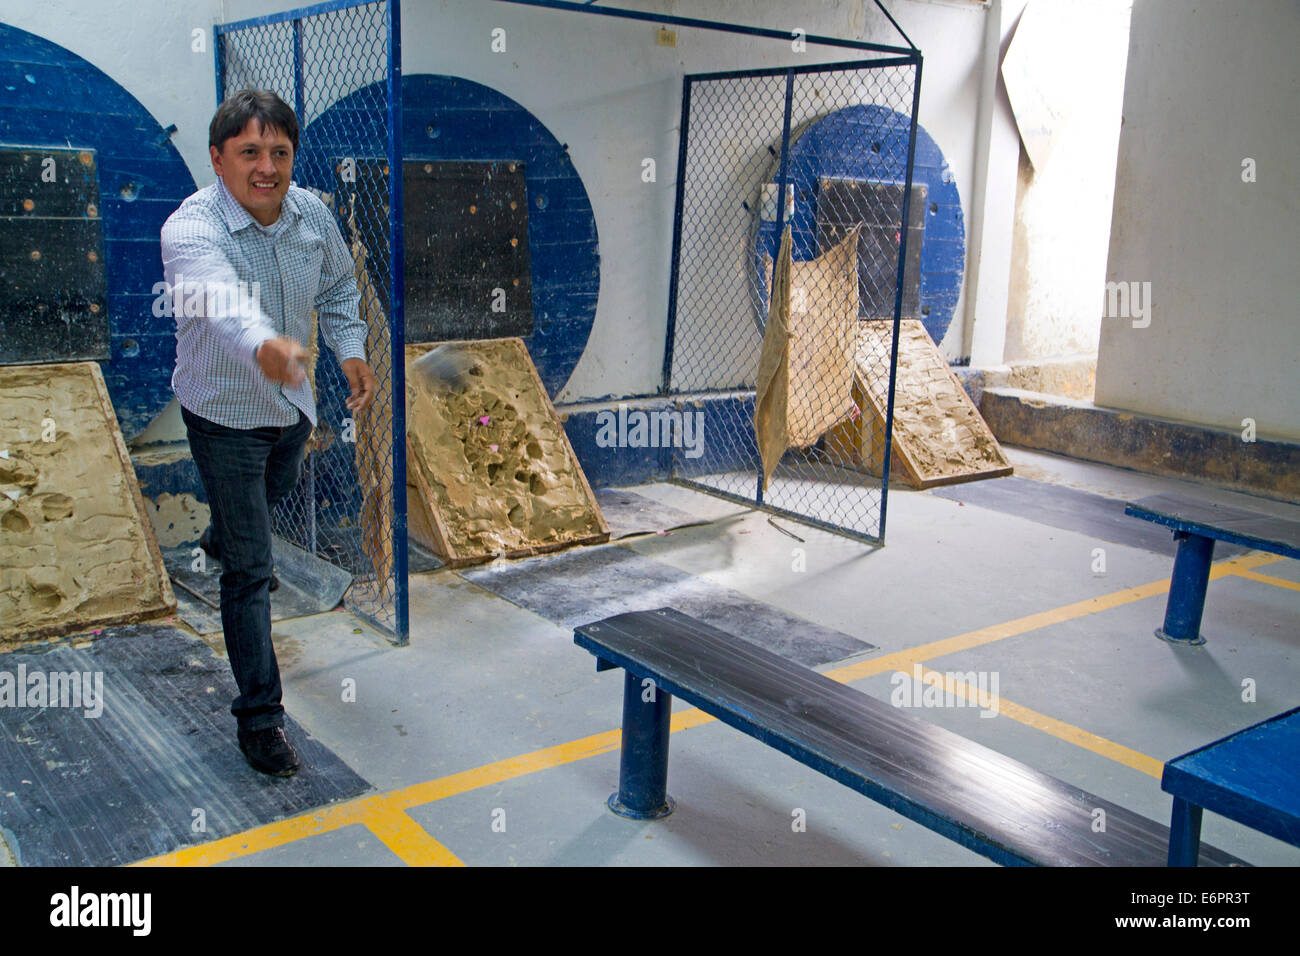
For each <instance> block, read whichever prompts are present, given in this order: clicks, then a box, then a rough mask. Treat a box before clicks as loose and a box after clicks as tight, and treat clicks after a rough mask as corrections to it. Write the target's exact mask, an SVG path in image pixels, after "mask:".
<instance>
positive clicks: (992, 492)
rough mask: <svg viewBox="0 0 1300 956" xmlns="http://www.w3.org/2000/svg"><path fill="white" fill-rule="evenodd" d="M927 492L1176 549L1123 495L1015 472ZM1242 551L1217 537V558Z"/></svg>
mask: <svg viewBox="0 0 1300 956" xmlns="http://www.w3.org/2000/svg"><path fill="white" fill-rule="evenodd" d="M929 494H932V495H938V496H939V497H940V498H950V499H952V500H953V501H960V502H962V503H963V504H968V505H975V506H976V507H979V508H988V509H989V510H991V511H1001V512H1003V513H1004V514H1013V515H1016V516H1017V517H1019V518H1027V519H1028V520H1030V521H1036V522H1038V523H1039V524H1045V525H1048V526H1049V527H1052V528H1061V529H1063V530H1065V531H1077V532H1079V533H1080V534H1086V535H1089V536H1090V537H1093V538H1096V539H1097V540H1098V541H1109V542H1110V543H1111V544H1123V545H1127V546H1128V547H1130V548H1142V549H1144V550H1146V551H1154V552H1156V553H1157V554H1167V555H1169V556H1170V557H1173V555H1174V552H1176V551H1177V550H1178V547H1177V543H1176V542H1175V541H1174V536H1173V535H1172V534H1171V533H1170V531H1169V529H1168V528H1160V527H1157V526H1155V525H1153V524H1151V522H1149V521H1141V520H1139V519H1137V518H1133V517H1130V516H1129V515H1126V514H1124V504H1125V502H1124V499H1122V498H1107V497H1105V496H1104V495H1094V494H1092V493H1091V492H1088V491H1080V490H1078V489H1077V488H1066V487H1064V486H1062V485H1053V484H1049V483H1048V482H1045V481H1031V480H1030V479H1028V478H1015V477H1010V478H990V479H988V480H987V481H972V482H969V483H967V484H964V485H947V486H945V487H942V488H931V489H930V491H929ZM1244 553H1245V549H1244V548H1240V547H1237V546H1236V545H1233V544H1225V543H1224V542H1222V541H1221V542H1219V544H1218V545H1217V546H1216V547H1215V549H1214V557H1215V558H1216V559H1218V558H1230V557H1233V556H1234V555H1238V554H1244Z"/></svg>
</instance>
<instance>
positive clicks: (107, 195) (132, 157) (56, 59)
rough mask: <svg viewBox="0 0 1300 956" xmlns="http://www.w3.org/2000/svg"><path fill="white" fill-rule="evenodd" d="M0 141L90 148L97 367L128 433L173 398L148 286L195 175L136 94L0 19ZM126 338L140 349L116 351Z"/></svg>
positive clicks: (171, 339)
mask: <svg viewBox="0 0 1300 956" xmlns="http://www.w3.org/2000/svg"><path fill="white" fill-rule="evenodd" d="M0 143H3V144H6V145H15V146H34V147H40V146H50V147H60V148H63V149H67V148H69V147H72V148H82V149H92V150H94V151H95V162H96V169H97V172H98V178H99V197H100V217H101V218H102V220H103V225H104V240H105V242H104V252H105V271H106V278H107V283H108V303H109V310H108V311H109V316H108V320H109V337H110V343H111V347H112V358H111V359H109V360H107V361H103V362H100V367H101V368H102V370H103V373H104V380H105V382H106V383H107V385H108V392H109V396H110V397H111V398H112V400H113V407H114V410H115V411H116V412H117V417H118V420H119V422H120V423H121V426H122V433H123V435H125V437H126V438H128V439H130V438H132V437H134V436H135V435H137V434H138V433H139V432H140V431H142V430H143V429H144V427H145V426H146V425H147V424H148V423H149V422H150V421H151V420H152V419H153V417H154V416H155V415H157V414H158V412H160V411H161V410H162V409H163V408H164V407H165V406H166V404H167V403H168V401H170V400H171V394H172V393H171V373H172V369H173V368H174V367H175V361H176V339H175V334H174V330H175V326H174V324H173V322H172V320H171V319H169V318H166V317H164V318H162V319H157V318H155V317H154V316H153V314H152V302H153V295H152V290H153V287H154V284H155V283H156V282H160V281H162V259H161V256H160V251H159V245H158V243H159V232H160V230H161V229H162V224H163V222H164V221H165V220H166V219H167V217H168V216H169V215H170V214H171V213H172V211H173V210H174V209H175V208H176V207H177V206H179V205H180V204H181V201H182V200H183V199H185V197H186V196H188V195H189V194H190V193H192V192H194V188H195V187H194V177H193V176H191V175H190V171H189V169H188V167H186V165H185V162H184V161H183V160H182V159H181V157H180V154H179V153H177V152H176V149H175V147H173V146H172V145H171V142H170V141H169V137H168V133H167V131H166V130H164V129H163V128H162V126H160V125H159V124H158V123H157V121H155V120H154V118H153V117H152V116H151V115H149V112H148V111H147V110H146V109H145V108H144V107H143V106H142V105H140V103H139V101H137V100H136V99H135V97H133V96H132V95H131V94H130V93H128V92H127V91H126V90H125V89H123V88H122V87H121V86H119V85H118V84H117V83H116V82H114V81H113V80H112V79H111V78H110V77H109V76H107V75H105V74H104V73H103V72H101V71H100V70H98V69H96V68H95V67H94V66H92V65H91V64H89V63H87V62H86V61H85V60H83V59H82V58H81V57H79V56H77V55H76V54H74V53H71V52H70V51H68V50H65V49H64V48H63V47H61V46H59V45H58V44H55V43H51V42H50V41H49V40H45V39H43V38H41V37H39V36H36V35H35V34H32V33H28V32H26V31H24V30H19V29H16V28H14V27H11V26H8V25H5V24H0ZM127 339H132V340H133V341H134V343H135V345H136V346H137V347H138V352H137V351H136V349H135V348H131V349H128V350H126V351H124V350H123V348H122V345H123V342H124V341H125V340H127ZM128 352H130V353H132V354H127V353H128Z"/></svg>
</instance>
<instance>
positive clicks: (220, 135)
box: [208, 90, 298, 153]
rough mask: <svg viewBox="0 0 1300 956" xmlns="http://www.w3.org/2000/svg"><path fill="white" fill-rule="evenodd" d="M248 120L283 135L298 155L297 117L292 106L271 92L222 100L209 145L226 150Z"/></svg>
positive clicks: (210, 130)
mask: <svg viewBox="0 0 1300 956" xmlns="http://www.w3.org/2000/svg"><path fill="white" fill-rule="evenodd" d="M249 120H257V124H258V125H259V126H260V127H262V129H266V128H267V127H268V126H269V127H271V129H273V130H275V131H277V132H281V133H284V135H286V136H288V137H289V141H290V142H291V143H293V151H294V152H295V153H296V152H298V117H297V116H295V115H294V112H293V110H292V109H290V108H289V104H288V103H286V102H285V101H284V100H282V99H280V97H278V96H276V95H275V94H274V93H272V92H271V91H270V90H240V91H239V92H238V93H232V94H231V95H230V96H227V97H226V98H225V99H224V100H222V101H221V105H220V106H218V107H217V112H216V115H215V116H213V117H212V124H211V125H210V126H209V127H208V145H209V146H215V147H217V150H218V152H220V151H221V150H222V149H224V147H225V144H226V140H228V139H230V137H232V136H238V135H239V133H240V132H241V131H242V130H243V128H244V127H245V126H247V125H248V121H249Z"/></svg>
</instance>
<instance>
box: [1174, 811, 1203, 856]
mask: <svg viewBox="0 0 1300 956" xmlns="http://www.w3.org/2000/svg"><path fill="white" fill-rule="evenodd" d="M1201 813H1202V809H1201V808H1200V807H1198V806H1196V805H1195V804H1191V803H1188V802H1187V801H1186V800H1184V799H1182V798H1181V797H1174V815H1173V818H1172V819H1171V820H1170V822H1169V865H1170V866H1196V863H1197V860H1198V859H1199V858H1200V855H1201Z"/></svg>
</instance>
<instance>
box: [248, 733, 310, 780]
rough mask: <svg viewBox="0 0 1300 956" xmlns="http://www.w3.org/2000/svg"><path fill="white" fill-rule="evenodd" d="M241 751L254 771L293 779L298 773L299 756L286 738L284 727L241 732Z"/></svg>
mask: <svg viewBox="0 0 1300 956" xmlns="http://www.w3.org/2000/svg"><path fill="white" fill-rule="evenodd" d="M239 749H240V750H242V751H243V752H244V757H245V758H246V759H247V760H248V763H249V766H251V767H252V768H253V769H254V770H259V771H261V772H262V773H265V774H270V775H271V776H273V777H292V776H293V775H294V774H295V773H297V772H298V754H297V752H296V751H295V750H294V749H293V745H292V744H290V743H289V741H288V739H287V738H286V737H285V736H284V728H283V727H267V728H266V729H265V730H247V731H246V730H241V731H240V732H239Z"/></svg>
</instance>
